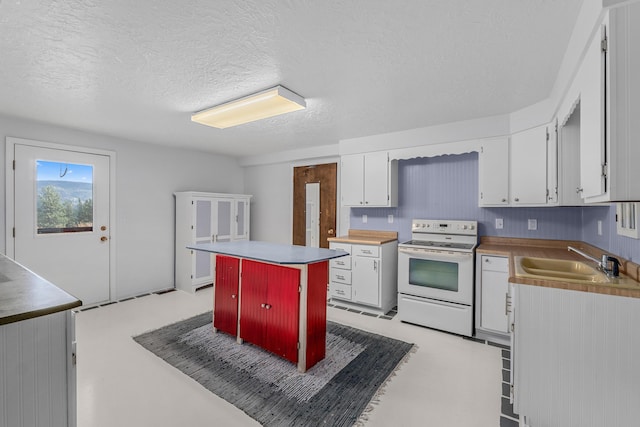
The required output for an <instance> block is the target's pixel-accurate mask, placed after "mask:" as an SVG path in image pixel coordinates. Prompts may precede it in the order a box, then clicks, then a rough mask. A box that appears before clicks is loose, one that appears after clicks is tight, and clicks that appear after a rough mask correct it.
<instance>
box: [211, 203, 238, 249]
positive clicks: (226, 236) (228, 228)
mask: <svg viewBox="0 0 640 427" xmlns="http://www.w3.org/2000/svg"><path fill="white" fill-rule="evenodd" d="M215 203H216V204H217V209H216V213H217V218H216V220H217V221H216V223H217V226H218V229H217V232H216V239H215V240H216V242H229V241H231V239H232V236H231V232H232V224H233V221H235V218H234V217H233V216H232V213H233V211H232V206H233V205H232V200H231V199H227V200H224V199H219V200H216V201H215Z"/></svg>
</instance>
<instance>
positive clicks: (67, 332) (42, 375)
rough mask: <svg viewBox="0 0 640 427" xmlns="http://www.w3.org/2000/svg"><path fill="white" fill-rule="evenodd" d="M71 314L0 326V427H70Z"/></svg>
mask: <svg viewBox="0 0 640 427" xmlns="http://www.w3.org/2000/svg"><path fill="white" fill-rule="evenodd" d="M74 322H75V318H74V314H73V313H71V311H62V312H58V313H53V314H48V315H44V316H39V317H35V318H31V319H26V320H22V321H19V322H14V323H9V324H5V325H0V390H2V392H0V427H16V426H24V427H26V426H48V427H75V426H76V423H77V417H76V414H77V411H76V400H77V399H76V395H77V393H76V361H75V353H76V350H75V349H76V342H75V326H74Z"/></svg>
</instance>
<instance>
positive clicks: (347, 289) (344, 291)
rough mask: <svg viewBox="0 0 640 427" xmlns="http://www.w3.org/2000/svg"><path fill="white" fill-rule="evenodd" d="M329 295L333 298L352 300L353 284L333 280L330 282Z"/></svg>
mask: <svg viewBox="0 0 640 427" xmlns="http://www.w3.org/2000/svg"><path fill="white" fill-rule="evenodd" d="M329 295H330V296H331V298H338V299H344V300H349V301H351V286H349V285H345V284H343V283H336V282H331V283H330V284H329Z"/></svg>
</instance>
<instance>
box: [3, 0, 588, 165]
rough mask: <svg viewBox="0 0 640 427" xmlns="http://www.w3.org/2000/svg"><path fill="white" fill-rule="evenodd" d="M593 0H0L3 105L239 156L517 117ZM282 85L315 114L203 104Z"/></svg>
mask: <svg viewBox="0 0 640 427" xmlns="http://www.w3.org/2000/svg"><path fill="white" fill-rule="evenodd" d="M581 4H582V0H517V1H514V0H482V1H478V0H407V1H399V2H398V1H395V2H394V1H388V0H324V1H317V0H316V1H312V0H307V1H294V0H249V1H246V0H245V1H238V0H222V1H221V0H215V1H214V0H196V1H189V2H183V1H176V0H135V1H132V0H73V1H72V0H58V1H55V0H0V114H4V115H9V116H17V117H24V118H28V119H35V120H39V121H43V122H47V123H53V124H57V125H61V126H66V127H72V128H77V129H81V130H86V131H90V132H97V133H103V134H108V135H113V136H117V137H121V138H126V139H131V140H137V141H144V142H152V143H158V144H164V145H171V146H179V147H185V148H193V149H199V150H207V151H212V152H216V153H224V154H230V155H235V156H246V155H252V156H255V155H260V154H263V153H272V152H277V151H281V150H290V149H299V148H307V147H312V146H316V145H329V144H335V143H337V142H338V141H339V140H341V139H346V138H354V137H360V136H366V135H374V134H379V133H386V132H393V131H399V130H405V129H412V128H418V127H424V126H431V125H436V124H442V123H447V122H454V121H459V120H467V119H473V118H479V117H486V116H492V115H497V114H504V113H509V112H512V111H515V110H518V109H520V108H523V107H526V106H528V105H531V104H533V103H536V102H538V101H540V100H542V99H544V98H546V97H547V96H548V95H549V92H550V90H551V88H552V85H553V83H554V81H555V78H556V74H557V72H558V69H559V66H560V62H561V60H562V57H563V55H564V52H565V49H566V46H567V44H568V41H569V37H570V34H571V31H572V29H573V26H574V24H575V21H576V18H577V15H578V11H579V8H580V6H581ZM277 84H281V85H283V86H285V87H287V88H289V89H291V90H293V91H294V92H296V93H298V94H300V95H302V96H303V97H305V98H306V99H307V109H306V110H304V111H300V112H294V113H290V114H288V115H285V116H281V117H277V118H272V119H266V120H262V121H259V122H254V123H251V124H247V125H242V126H238V127H235V128H229V129H222V130H221V129H214V128H209V127H206V126H203V125H199V124H196V123H192V122H191V121H190V115H191V113H192V112H195V111H198V110H201V109H204V108H207V107H210V106H212V105H215V104H217V103H221V102H224V101H228V100H231V99H235V98H238V97H241V96H244V95H247V94H250V93H252V92H256V91H260V90H263V89H266V88H269V87H272V86H275V85H277Z"/></svg>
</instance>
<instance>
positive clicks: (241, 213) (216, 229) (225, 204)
mask: <svg viewBox="0 0 640 427" xmlns="http://www.w3.org/2000/svg"><path fill="white" fill-rule="evenodd" d="M175 196H176V253H175V257H176V258H175V282H176V289H180V290H183V291H188V292H194V291H196V290H197V289H198V288H200V287H203V286H206V285H209V284H211V283H213V281H214V276H215V275H214V261H213V257H212V256H211V254H210V253H208V252H204V251H192V250H190V249H187V248H186V246H187V245H190V244H194V243H214V242H231V241H235V240H249V201H250V199H251V196H249V195H244V194H225V193H199V192H193V191H184V192H177V193H175Z"/></svg>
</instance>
